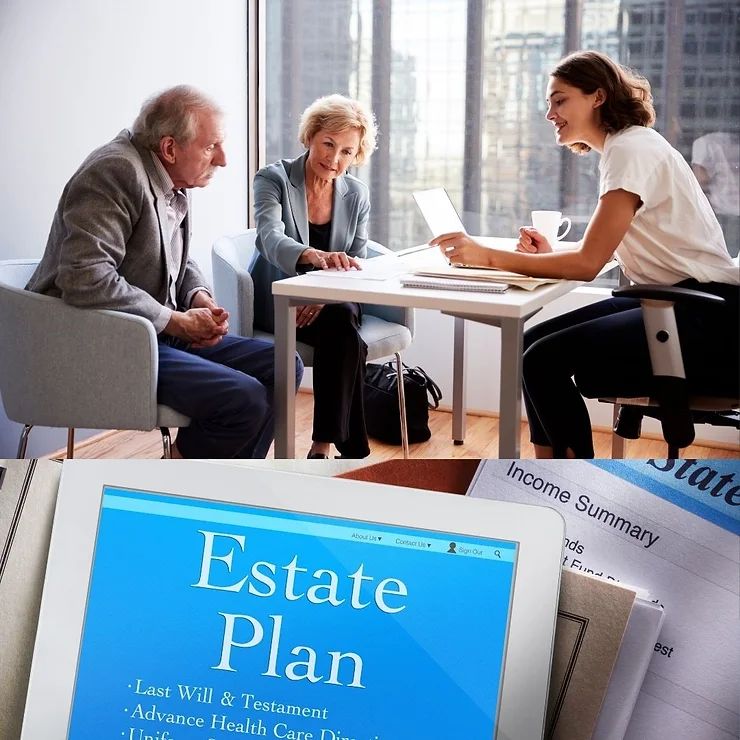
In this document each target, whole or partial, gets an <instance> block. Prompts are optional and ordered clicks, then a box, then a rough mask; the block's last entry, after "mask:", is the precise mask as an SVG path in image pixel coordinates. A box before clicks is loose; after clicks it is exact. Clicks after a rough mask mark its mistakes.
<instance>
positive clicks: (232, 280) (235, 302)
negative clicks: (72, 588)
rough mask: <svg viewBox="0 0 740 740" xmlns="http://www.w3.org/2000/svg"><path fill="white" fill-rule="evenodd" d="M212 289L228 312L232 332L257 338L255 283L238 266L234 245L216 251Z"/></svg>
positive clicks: (218, 247) (222, 246)
mask: <svg viewBox="0 0 740 740" xmlns="http://www.w3.org/2000/svg"><path fill="white" fill-rule="evenodd" d="M211 262H212V265H213V290H214V293H215V294H216V301H217V303H218V304H219V305H221V306H223V307H224V308H225V309H226V310H227V311H228V312H229V330H230V332H231V333H232V334H238V335H239V336H241V337H252V336H254V282H253V281H252V276H251V275H250V274H249V272H248V271H247V270H245V269H244V268H243V267H242V266H241V265H240V263H239V258H238V256H237V254H236V249H235V248H234V247H233V244H224V243H219V244H217V245H216V246H215V247H214V248H213V254H212V256H211Z"/></svg>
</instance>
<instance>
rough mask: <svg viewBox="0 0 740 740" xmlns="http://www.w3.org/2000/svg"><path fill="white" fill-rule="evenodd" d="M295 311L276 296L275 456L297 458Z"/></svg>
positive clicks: (287, 301) (282, 298)
mask: <svg viewBox="0 0 740 740" xmlns="http://www.w3.org/2000/svg"><path fill="white" fill-rule="evenodd" d="M295 313H296V311H295V306H292V305H291V303H290V298H287V297H285V296H275V459H287V458H293V457H295V393H296V387H295Z"/></svg>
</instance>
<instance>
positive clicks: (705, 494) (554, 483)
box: [469, 460, 740, 740]
mask: <svg viewBox="0 0 740 740" xmlns="http://www.w3.org/2000/svg"><path fill="white" fill-rule="evenodd" d="M702 463H703V464H702ZM733 464H734V466H735V469H734V471H733V470H731V469H729V470H728V467H727V466H732V465H733ZM723 466H725V467H723ZM736 473H737V463H736V462H734V463H733V462H732V461H722V460H709V461H700V462H699V461H696V460H685V461H684V460H679V461H672V460H641V461H629V462H627V461H625V462H621V461H611V460H603V461H597V462H594V463H590V462H581V461H573V460H568V461H546V460H537V461H535V460H531V461H530V460H487V461H484V462H483V463H481V467H480V468H479V470H478V473H477V476H476V478H475V479H474V480H473V482H472V483H471V486H470V489H469V495H471V496H477V497H483V498H493V499H499V500H503V501H516V502H521V503H531V504H547V505H550V506H552V507H553V508H555V509H557V510H558V511H559V512H560V513H561V514H562V515H563V517H564V518H565V521H566V537H567V540H566V542H567V545H566V550H565V556H564V565H565V566H566V567H567V568H571V569H573V570H576V571H578V572H579V573H588V574H593V575H598V576H600V577H602V578H607V579H609V580H613V581H614V582H625V583H630V584H637V585H638V586H640V587H642V588H646V589H648V590H649V592H650V594H651V599H652V600H653V601H654V604H655V606H653V607H650V606H649V605H645V604H640V605H638V609H637V610H636V611H635V612H634V615H633V617H631V618H630V621H632V620H633V619H634V620H635V624H634V627H633V628H632V629H630V630H629V631H628V633H627V636H626V638H625V645H624V654H623V656H622V655H620V660H619V662H618V664H617V667H616V669H615V671H616V672H615V683H614V692H615V696H616V695H618V696H619V698H618V699H615V700H611V699H610V697H607V700H605V706H604V715H603V717H602V718H600V720H599V724H598V727H597V733H596V734H594V738H597V740H607V739H608V740H621V738H625V739H626V740H646V738H649V739H650V740H699V739H701V740H731V739H732V738H737V737H739V732H738V727H739V725H738V719H739V717H738V705H739V703H740V662H739V661H738V658H737V656H738V654H739V651H740V623H738V619H737V605H738V597H739V589H740V586H739V584H740V565H739V564H738V560H739V555H738V537H737V534H738V533H739V532H740V522H738V519H737V512H735V511H734V510H733V508H732V507H731V506H730V505H729V504H730V499H731V498H732V495H734V493H735V491H736V489H737V486H735V488H732V487H731V486H732V485H733V482H734V481H735V475H736ZM692 486H693V487H692ZM723 488H724V491H723ZM710 492H712V494H711V496H710V495H709V494H710ZM715 492H716V493H715ZM728 492H729V493H728ZM720 494H722V495H720ZM723 507H724V508H723ZM656 607H657V610H656ZM663 608H664V609H665V620H664V623H663V625H662V628H661V627H660V621H661V614H660V611H662V610H663ZM658 610H659V611H658ZM658 629H660V635H659V637H658V638H657V639H655V638H651V635H653V634H655V633H656V632H657V630H658ZM651 644H652V649H651V648H650V645H651ZM646 664H647V669H645V665H646ZM643 676H644V681H643ZM611 689H612V687H611V685H610V691H611ZM635 696H636V701H635ZM630 714H631V716H629V715H630ZM628 720H629V721H628ZM625 727H626V731H625Z"/></svg>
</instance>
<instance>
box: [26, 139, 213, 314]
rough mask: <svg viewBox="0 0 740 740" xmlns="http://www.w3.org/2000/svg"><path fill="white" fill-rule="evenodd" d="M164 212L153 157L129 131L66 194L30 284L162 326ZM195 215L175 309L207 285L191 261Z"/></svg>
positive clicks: (87, 165) (84, 168)
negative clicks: (191, 293) (134, 139)
mask: <svg viewBox="0 0 740 740" xmlns="http://www.w3.org/2000/svg"><path fill="white" fill-rule="evenodd" d="M166 224H167V211H166V204H165V197H164V192H163V191H162V189H161V187H160V186H159V180H158V178H157V177H156V172H155V169H154V163H153V162H152V160H151V156H150V155H149V153H148V152H147V151H146V150H144V149H141V148H140V147H139V146H137V145H136V144H135V143H134V141H133V140H132V137H131V134H130V133H129V131H127V130H125V129H124V130H123V131H121V133H119V134H118V136H116V138H115V139H113V141H110V142H109V143H107V144H105V145H103V146H102V147H100V148H99V149H96V150H95V151H94V152H93V153H92V154H90V156H88V157H87V159H86V160H85V161H84V162H83V163H82V165H80V168H79V169H78V170H77V172H75V174H74V175H73V176H72V178H71V179H70V181H69V182H68V183H67V185H66V186H65V188H64V191H63V192H62V197H61V198H60V200H59V205H58V207H57V211H56V213H55V215H54V220H53V222H52V225H51V231H50V232H49V239H48V241H47V243H46V251H45V252H44V256H43V258H42V259H41V262H40V263H39V266H38V267H37V268H36V271H35V272H34V274H33V276H32V277H31V280H30V281H29V283H28V285H27V286H26V287H27V289H28V290H32V291H34V292H36V293H44V294H46V295H50V296H54V297H56V298H62V299H63V300H64V301H65V303H69V304H70V305H72V306H79V307H82V308H103V309H112V310H114V311H124V312H126V313H131V314H135V315H137V316H143V317H144V318H146V319H149V320H150V321H151V322H152V323H153V324H156V323H157V320H158V319H159V323H160V324H161V321H162V316H163V312H164V305H165V302H166V300H167V293H168V283H169V274H168V269H167V250H166V249H165V234H166V233H167V231H166ZM190 231H191V227H190V215H189V214H188V216H186V217H185V221H183V254H182V264H181V267H180V272H179V274H178V276H177V283H176V288H177V304H178V308H187V306H186V305H185V301H186V298H187V296H188V294H189V293H190V292H191V291H192V290H193V289H194V288H196V287H200V286H204V287H205V286H207V283H206V281H205V278H204V277H203V275H202V274H201V272H200V270H199V269H198V267H197V265H196V264H195V262H194V261H193V260H192V259H190V258H189V257H188V250H189V247H190Z"/></svg>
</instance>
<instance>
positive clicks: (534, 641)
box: [21, 460, 565, 740]
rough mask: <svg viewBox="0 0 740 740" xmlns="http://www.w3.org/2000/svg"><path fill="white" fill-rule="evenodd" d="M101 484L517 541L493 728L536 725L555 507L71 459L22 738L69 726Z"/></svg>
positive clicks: (555, 588) (546, 655)
mask: <svg viewBox="0 0 740 740" xmlns="http://www.w3.org/2000/svg"><path fill="white" fill-rule="evenodd" d="M104 486H113V487H117V488H129V489H134V490H140V491H149V492H156V493H163V494H168V495H174V496H187V497H192V498H197V499H201V500H212V501H221V502H228V503H235V504H242V505H252V506H258V507H265V508H270V509H284V510H287V511H297V512H303V513H307V514H317V515H323V516H330V517H338V518H345V519H355V520H365V521H368V522H375V523H378V524H388V525H391V526H402V527H411V528H416V529H427V530H431V531H438V532H445V533H447V532H449V533H455V534H460V535H470V536H476V537H488V538H492V539H501V540H510V541H515V542H518V543H519V551H518V560H517V567H516V574H515V582H514V583H515V585H514V595H513V604H512V611H511V619H510V628H509V635H508V641H507V649H506V655H505V658H504V661H505V662H504V672H503V683H502V690H501V695H500V706H499V713H498V717H499V721H498V729H497V731H496V732H495V734H494V736H493V738H492V740H535V739H536V738H542V737H543V735H544V723H545V709H546V705H547V697H548V687H549V682H550V666H551V663H552V651H553V641H554V634H555V620H556V617H557V606H558V600H559V593H560V573H561V563H562V553H563V542H564V537H565V522H564V520H563V518H562V516H561V515H560V514H559V513H558V512H557V511H555V510H554V509H550V508H546V507H543V506H530V505H526V504H514V503H507V502H500V501H489V500H484V499H475V498H470V497H467V496H455V495H451V494H444V493H436V492H430V491H421V490H418V489H407V488H399V487H395V486H389V485H380V484H372V485H369V484H367V483H362V482H357V481H348V480H341V479H337V478H321V477H318V476H300V475H298V474H295V473H286V472H280V471H275V470H267V469H255V468H248V467H242V466H237V465H224V464H219V463H213V462H210V463H209V462H203V461H178V462H162V461H155V460H128V461H121V460H105V461H103V460H84V461H83V460H73V461H66V462H65V463H64V468H63V471H62V479H61V484H60V491H59V498H58V501H57V507H56V512H55V516H54V527H53V530H52V537H51V545H50V550H49V560H48V565H47V570H46V577H45V582H44V592H43V597H42V601H41V612H40V617H39V625H38V632H37V635H36V644H35V647H34V657H33V665H32V669H31V677H30V682H29V689H28V696H27V702H26V709H25V713H24V720H23V731H22V733H21V740H66V738H67V733H68V728H69V717H70V712H71V708H72V698H73V692H74V683H75V678H76V671H77V663H78V656H79V649H80V641H81V638H82V629H83V624H84V617H85V609H86V606H87V598H88V589H89V581H90V575H91V570H92V563H93V555H94V548H95V542H96V538H97V529H98V523H99V517H100V510H101V498H102V493H103V487H104ZM214 490H215V491H217V493H211V492H210V491H214ZM206 492H207V493H206ZM460 627H461V628H466V627H467V625H465V624H464V623H463V622H462V621H461V624H460Z"/></svg>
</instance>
